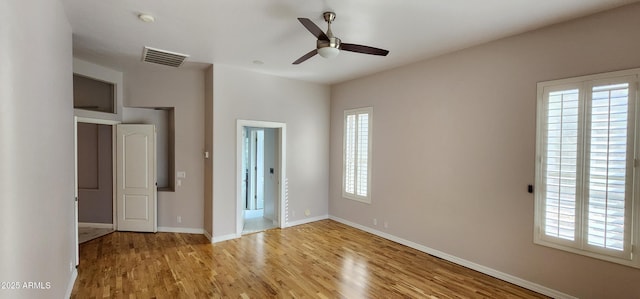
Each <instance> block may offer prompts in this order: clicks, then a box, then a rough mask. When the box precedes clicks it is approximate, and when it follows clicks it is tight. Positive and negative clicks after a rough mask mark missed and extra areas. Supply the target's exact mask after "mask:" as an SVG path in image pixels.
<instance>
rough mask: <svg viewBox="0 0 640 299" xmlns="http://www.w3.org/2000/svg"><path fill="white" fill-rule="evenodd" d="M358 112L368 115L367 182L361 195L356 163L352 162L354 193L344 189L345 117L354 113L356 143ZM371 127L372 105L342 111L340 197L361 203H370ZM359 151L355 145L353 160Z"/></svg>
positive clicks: (345, 184)
mask: <svg viewBox="0 0 640 299" xmlns="http://www.w3.org/2000/svg"><path fill="white" fill-rule="evenodd" d="M359 114H367V115H368V132H367V135H368V137H367V138H368V142H367V179H366V184H367V188H366V193H367V195H366V196H361V195H358V194H357V191H356V190H357V188H358V185H357V184H358V178H357V175H358V170H357V163H354V169H353V171H354V179H353V181H354V182H353V186H354V193H349V192H347V190H346V187H347V136H348V132H347V129H348V127H347V118H348V116H350V115H354V116H356V122H355V126H354V132H353V133H354V140H356V144H357V139H358V134H359V133H358V127H359V125H358V119H357V117H358V115H359ZM372 129H373V107H363V108H355V109H347V110H345V111H344V119H343V130H342V133H343V137H342V197H343V198H346V199H351V200H355V201H358V202H362V203H367V204H371V189H372V188H371V176H372V167H371V165H372V148H373V139H372V136H373V134H372ZM359 152H360V150H359V149H358V147H357V145H356V148H355V153H354V156H355V157H354V160H357V157H358V153H359Z"/></svg>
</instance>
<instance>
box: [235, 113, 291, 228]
mask: <svg viewBox="0 0 640 299" xmlns="http://www.w3.org/2000/svg"><path fill="white" fill-rule="evenodd" d="M285 144H286V124H284V123H276V122H263V121H250V120H238V122H237V155H236V173H237V178H236V187H237V188H236V195H237V218H236V220H237V226H236V235H237V236H238V237H240V236H242V235H243V234H247V233H253V232H258V231H263V230H266V229H270V228H275V227H284V225H285V224H286V217H284V216H285V215H286V213H285V212H284V210H285V208H286V190H285V186H286V182H285V178H286V174H285V171H286V149H285Z"/></svg>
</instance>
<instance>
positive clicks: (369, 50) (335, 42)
mask: <svg viewBox="0 0 640 299" xmlns="http://www.w3.org/2000/svg"><path fill="white" fill-rule="evenodd" d="M322 16H323V17H324V20H325V21H326V22H327V24H328V26H327V33H324V32H322V29H320V28H319V27H318V26H316V24H314V23H313V22H312V21H311V20H309V19H307V18H298V21H300V23H302V25H303V26H304V27H305V28H307V30H309V32H311V34H313V35H314V36H315V37H316V38H317V39H318V41H317V43H316V48H315V49H313V50H311V51H310V52H309V53H307V54H304V55H302V57H300V58H298V60H296V61H294V62H293V64H300V63H302V62H304V61H305V60H307V59H309V58H311V57H313V56H315V55H316V54H320V56H322V57H324V58H331V57H335V56H336V55H338V53H340V50H344V51H351V52H356V53H363V54H371V55H380V56H387V54H389V51H387V50H383V49H378V48H374V47H369V46H363V45H356V44H348V43H343V42H342V41H341V40H340V39H339V38H337V37H335V36H334V35H333V32H331V22H333V20H335V19H336V14H335V13H334V12H331V11H327V12H325V13H323V14H322Z"/></svg>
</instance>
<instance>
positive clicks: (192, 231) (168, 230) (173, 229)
mask: <svg viewBox="0 0 640 299" xmlns="http://www.w3.org/2000/svg"><path fill="white" fill-rule="evenodd" d="M158 232H163V233H182V234H199V235H204V229H202V228H191V227H168V226H158Z"/></svg>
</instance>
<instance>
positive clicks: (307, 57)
mask: <svg viewBox="0 0 640 299" xmlns="http://www.w3.org/2000/svg"><path fill="white" fill-rule="evenodd" d="M316 54H318V49H313V50H311V51H310V52H309V53H307V54H304V55H303V56H302V57H300V58H298V60H296V61H294V62H293V64H300V63H302V62H304V61H305V60H307V59H309V58H311V57H313V56H315V55H316Z"/></svg>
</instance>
